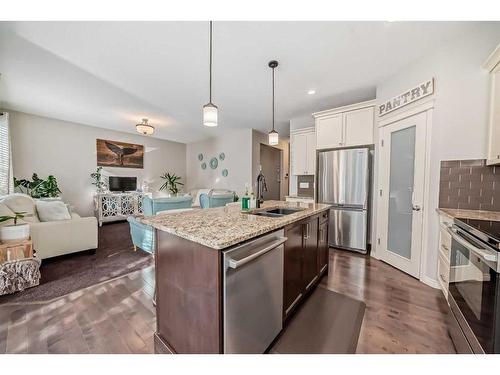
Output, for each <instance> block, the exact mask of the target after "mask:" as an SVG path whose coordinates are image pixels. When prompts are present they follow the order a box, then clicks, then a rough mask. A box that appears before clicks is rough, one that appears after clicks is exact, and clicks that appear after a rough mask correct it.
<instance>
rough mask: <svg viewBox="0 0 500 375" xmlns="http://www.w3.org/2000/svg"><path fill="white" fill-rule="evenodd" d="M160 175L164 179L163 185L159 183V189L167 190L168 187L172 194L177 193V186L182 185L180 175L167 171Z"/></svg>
mask: <svg viewBox="0 0 500 375" xmlns="http://www.w3.org/2000/svg"><path fill="white" fill-rule="evenodd" d="M160 177H161V178H163V179H164V180H165V182H164V183H163V185H161V187H160V190H167V189H168V190H169V191H170V193H172V194H173V195H176V194H178V193H179V186H183V185H184V184H183V183H182V182H180V180H181V179H182V177H180V176H177V175H176V174H175V173H172V174H170V173H168V172H167V173H165V174H163V175H161V176H160Z"/></svg>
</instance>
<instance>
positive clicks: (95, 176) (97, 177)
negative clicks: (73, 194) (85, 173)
mask: <svg viewBox="0 0 500 375" xmlns="http://www.w3.org/2000/svg"><path fill="white" fill-rule="evenodd" d="M90 178H92V180H93V181H92V185H94V186H95V187H96V189H97V192H98V193H102V192H104V191H105V190H106V183H105V182H104V181H103V179H102V167H97V169H96V171H95V172H93V173H91V174H90Z"/></svg>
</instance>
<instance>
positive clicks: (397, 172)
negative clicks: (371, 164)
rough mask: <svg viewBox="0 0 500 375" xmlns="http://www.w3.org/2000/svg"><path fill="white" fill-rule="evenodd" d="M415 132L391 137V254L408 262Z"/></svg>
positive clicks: (403, 131) (413, 129) (413, 127)
mask: <svg viewBox="0 0 500 375" xmlns="http://www.w3.org/2000/svg"><path fill="white" fill-rule="evenodd" d="M415 131H416V127H415V126H412V127H409V128H406V129H402V130H398V131H395V132H393V133H391V157H390V181H389V222H388V228H387V250H388V251H390V252H392V253H395V254H397V255H400V256H402V257H404V258H407V259H411V245H412V225H413V209H412V207H413V206H412V196H413V186H414V170H415Z"/></svg>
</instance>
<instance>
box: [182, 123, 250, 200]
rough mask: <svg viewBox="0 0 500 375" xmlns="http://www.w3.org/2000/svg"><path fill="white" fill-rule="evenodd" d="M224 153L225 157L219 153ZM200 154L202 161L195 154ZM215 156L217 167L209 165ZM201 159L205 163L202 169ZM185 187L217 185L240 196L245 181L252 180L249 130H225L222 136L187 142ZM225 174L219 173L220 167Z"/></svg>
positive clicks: (209, 187) (216, 186)
mask: <svg viewBox="0 0 500 375" xmlns="http://www.w3.org/2000/svg"><path fill="white" fill-rule="evenodd" d="M221 152H224V154H225V159H224V160H220V159H219V154H220V153H221ZM200 153H201V154H203V161H199V160H198V155H199V154H200ZM213 157H217V158H218V159H219V160H218V162H219V165H218V167H217V169H211V168H210V159H211V158H213ZM202 162H205V163H206V164H207V168H206V169H205V170H203V169H201V164H202ZM186 166H187V169H186V170H187V175H188V184H187V187H188V189H189V190H191V189H199V188H207V189H211V188H218V189H229V190H233V191H236V192H237V193H238V194H239V195H240V196H241V195H242V194H243V193H244V192H245V184H251V183H252V130H251V129H238V130H227V131H225V132H224V135H223V136H220V137H214V138H209V139H206V140H203V141H200V142H194V143H188V144H187V147H186ZM223 169H227V170H228V176H227V177H223V176H222V170H223Z"/></svg>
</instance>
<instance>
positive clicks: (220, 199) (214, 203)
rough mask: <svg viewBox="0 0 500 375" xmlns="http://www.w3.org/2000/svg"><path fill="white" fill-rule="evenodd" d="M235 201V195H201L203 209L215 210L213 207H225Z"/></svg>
mask: <svg viewBox="0 0 500 375" xmlns="http://www.w3.org/2000/svg"><path fill="white" fill-rule="evenodd" d="M233 201H234V193H226V194H216V195H212V193H209V194H201V195H200V206H201V208H213V207H223V206H225V205H226V204H228V203H232V202H233Z"/></svg>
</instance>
